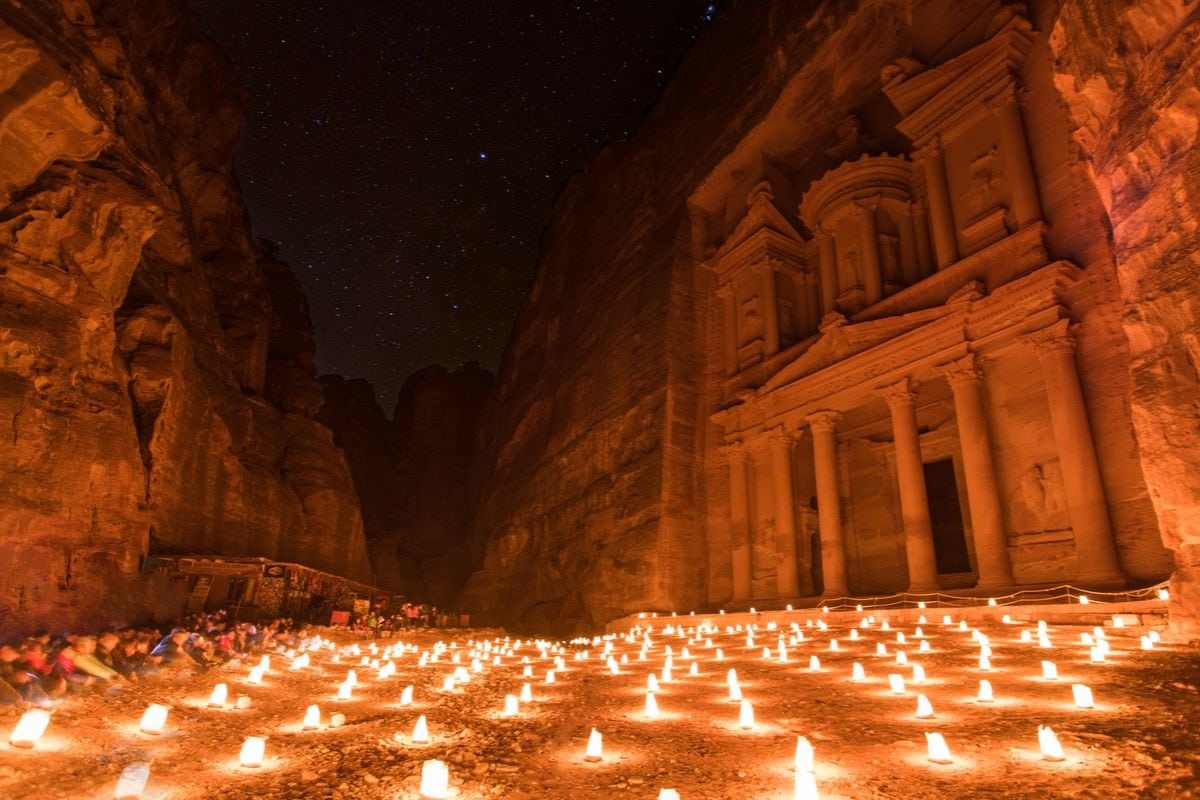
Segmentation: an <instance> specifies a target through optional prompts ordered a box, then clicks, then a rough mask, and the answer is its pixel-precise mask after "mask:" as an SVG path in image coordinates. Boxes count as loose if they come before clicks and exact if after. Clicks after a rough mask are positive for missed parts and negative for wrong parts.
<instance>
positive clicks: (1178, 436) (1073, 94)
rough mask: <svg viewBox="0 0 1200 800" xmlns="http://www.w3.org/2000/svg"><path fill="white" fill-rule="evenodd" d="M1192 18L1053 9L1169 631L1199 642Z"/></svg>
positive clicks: (1137, 4) (1199, 279)
mask: <svg viewBox="0 0 1200 800" xmlns="http://www.w3.org/2000/svg"><path fill="white" fill-rule="evenodd" d="M1198 23H1200V7H1198V6H1197V4H1195V3H1192V2H1183V0H1176V1H1174V2H1173V1H1172V0H1134V1H1133V2H1127V3H1108V2H1102V1H1098V0H1064V1H1063V2H1062V3H1061V5H1060V6H1059V8H1058V9H1057V14H1056V17H1055V19H1054V22H1053V29H1052V34H1051V38H1050V42H1051V48H1052V50H1053V55H1054V82H1055V86H1056V87H1057V88H1058V90H1059V92H1060V94H1061V96H1062V98H1063V101H1064V102H1065V103H1066V106H1067V109H1068V113H1069V115H1070V118H1071V121H1072V123H1073V128H1074V130H1073V133H1072V138H1073V140H1074V144H1075V146H1076V147H1078V148H1079V150H1080V152H1082V153H1083V154H1084V156H1085V157H1086V160H1087V164H1088V167H1089V169H1090V171H1091V175H1092V178H1093V180H1094V182H1095V184H1096V187H1097V189H1098V190H1099V192H1100V196H1101V197H1102V198H1103V201H1104V205H1105V208H1106V211H1107V214H1108V222H1109V224H1110V225H1111V229H1112V242H1113V249H1114V254H1115V258H1116V262H1117V275H1118V279H1119V283H1120V291H1121V298H1122V301H1123V303H1124V314H1123V316H1122V318H1121V323H1122V327H1123V328H1124V331H1125V334H1126V337H1127V339H1128V341H1129V346H1130V350H1131V353H1132V360H1131V366H1130V371H1131V376H1132V408H1133V428H1134V431H1135V434H1136V438H1137V446H1138V451H1139V455H1140V458H1141V463H1142V472H1143V474H1144V475H1145V478H1146V483H1147V486H1148V488H1149V491H1150V496H1151V499H1152V501H1153V503H1154V509H1155V512H1156V514H1157V516H1158V526H1159V529H1160V530H1161V532H1162V536H1163V541H1164V543H1165V544H1166V546H1167V547H1168V549H1170V550H1171V551H1172V552H1173V554H1174V558H1175V564H1176V570H1175V572H1174V574H1173V575H1172V579H1171V621H1172V626H1173V627H1174V628H1175V630H1176V631H1177V632H1178V633H1179V634H1181V635H1184V636H1187V637H1189V638H1200V464H1198V462H1197V459H1196V446H1197V444H1198V443H1200V374H1198V370H1200V366H1198V364H1200V335H1198V332H1200V148H1198V147H1197V144H1198V142H1197V136H1198V134H1200V24H1198Z"/></svg>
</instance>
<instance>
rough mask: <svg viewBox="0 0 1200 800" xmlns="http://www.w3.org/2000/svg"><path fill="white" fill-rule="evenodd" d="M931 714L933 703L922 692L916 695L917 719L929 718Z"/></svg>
mask: <svg viewBox="0 0 1200 800" xmlns="http://www.w3.org/2000/svg"><path fill="white" fill-rule="evenodd" d="M932 716H933V704H932V703H930V702H929V698H928V697H926V696H925V695H923V694H919V695H917V719H929V718H930V717H932Z"/></svg>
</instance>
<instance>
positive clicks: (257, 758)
mask: <svg viewBox="0 0 1200 800" xmlns="http://www.w3.org/2000/svg"><path fill="white" fill-rule="evenodd" d="M266 750H267V740H266V739H264V738H263V737H261V736H247V737H246V741H244V742H242V754H241V762H242V766H243V767H251V768H254V767H261V766H262V763H263V756H264V755H265V754H266Z"/></svg>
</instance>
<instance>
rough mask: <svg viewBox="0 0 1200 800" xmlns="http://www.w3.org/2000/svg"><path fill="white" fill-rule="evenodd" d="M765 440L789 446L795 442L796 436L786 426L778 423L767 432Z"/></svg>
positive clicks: (777, 444)
mask: <svg viewBox="0 0 1200 800" xmlns="http://www.w3.org/2000/svg"><path fill="white" fill-rule="evenodd" d="M767 441H768V442H770V443H771V444H773V445H776V446H779V445H783V446H784V447H791V446H792V445H794V444H795V443H796V437H795V435H793V434H792V433H791V432H789V431H788V430H787V428H785V427H783V426H782V425H780V426H779V427H778V428H775V429H774V430H772V431H771V432H770V433H768V434H767Z"/></svg>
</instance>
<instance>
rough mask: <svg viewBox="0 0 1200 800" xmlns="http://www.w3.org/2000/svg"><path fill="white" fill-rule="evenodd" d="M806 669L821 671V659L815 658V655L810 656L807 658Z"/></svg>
mask: <svg viewBox="0 0 1200 800" xmlns="http://www.w3.org/2000/svg"><path fill="white" fill-rule="evenodd" d="M808 671H809V672H820V671H821V659H819V658H817V657H816V656H810V657H809V659H808Z"/></svg>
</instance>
